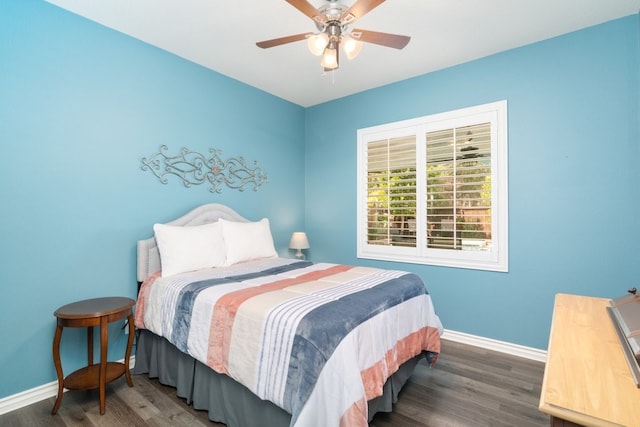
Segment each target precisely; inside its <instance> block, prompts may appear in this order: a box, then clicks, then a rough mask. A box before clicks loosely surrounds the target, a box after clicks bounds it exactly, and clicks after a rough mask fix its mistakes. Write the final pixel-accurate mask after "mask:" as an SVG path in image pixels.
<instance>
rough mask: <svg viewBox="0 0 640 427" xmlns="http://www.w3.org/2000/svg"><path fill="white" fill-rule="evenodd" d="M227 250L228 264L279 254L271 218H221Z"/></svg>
mask: <svg viewBox="0 0 640 427" xmlns="http://www.w3.org/2000/svg"><path fill="white" fill-rule="evenodd" d="M219 222H220V223H221V224H222V235H223V236H224V245H225V247H226V248H227V251H226V265H233V264H237V263H239V262H243V261H249V260H252V259H259V258H267V257H274V256H277V255H278V253H277V252H276V249H275V247H274V246H273V237H272V236H271V228H270V226H269V220H268V219H267V218H263V219H261V220H260V221H257V222H234V221H227V220H225V219H223V218H220V220H219Z"/></svg>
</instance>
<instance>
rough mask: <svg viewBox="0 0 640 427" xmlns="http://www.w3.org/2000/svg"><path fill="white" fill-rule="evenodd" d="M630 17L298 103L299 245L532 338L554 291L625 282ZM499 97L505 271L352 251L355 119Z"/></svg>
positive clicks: (458, 318) (454, 322)
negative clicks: (503, 119)
mask: <svg viewBox="0 0 640 427" xmlns="http://www.w3.org/2000/svg"><path fill="white" fill-rule="evenodd" d="M638 18H639V16H638V15H634V16H629V17H626V18H623V19H619V20H615V21H611V22H609V23H605V24H602V25H599V26H595V27H591V28H588V29H585V30H582V31H578V32H575V33H571V34H567V35H564V36H561V37H557V38H554V39H550V40H547V41H543V42H540V43H536V44H533V45H529V46H525V47H522V48H519V49H514V50H511V51H507V52H504V53H501V54H497V55H493V56H490V57H487V58H483V59H480V60H477V61H473V62H469V63H466V64H463V65H460V66H456V67H452V68H449V69H446V70H442V71H439V72H435V73H430V74H427V75H423V76H420V77H416V78H413V79H409V80H405V81H402V82H399V83H397V84H392V85H389V86H386V87H382V88H378V89H374V90H370V91H367V92H362V93H359V94H356V95H353V96H349V97H345V98H343V99H339V100H336V101H332V102H328V103H325V104H322V105H318V106H315V107H311V108H308V109H307V114H306V138H305V141H306V157H307V159H306V164H307V173H306V175H307V182H306V200H307V202H306V224H307V233H308V235H309V240H310V242H311V246H312V249H311V253H312V258H313V259H326V260H330V261H336V262H341V263H360V264H367V265H376V266H382V267H392V268H402V269H407V270H410V271H413V272H415V273H417V274H419V275H420V276H421V277H422V278H423V279H424V280H425V282H426V283H427V285H428V287H429V289H430V291H431V293H432V296H433V298H434V302H435V305H436V309H437V310H438V312H439V314H440V316H441V319H442V321H443V323H444V327H445V328H447V329H451V330H454V331H459V332H466V333H470V334H473V335H479V336H483V337H488V338H493V339H498V340H502V341H507V342H512V343H516V344H522V345H525V346H529V347H534V348H539V349H546V348H547V339H548V333H549V327H550V322H551V314H552V308H553V300H554V295H555V294H556V293H558V292H566V293H576V294H584V295H592V296H600V297H607V298H611V297H615V296H619V295H622V294H624V293H625V291H626V289H627V288H628V287H630V286H632V285H636V284H637V277H638V276H637V269H636V266H637V259H638V242H639V241H640V228H639V227H638V226H637V224H638V213H639V212H640V209H639V208H640V197H638V196H639V194H638V192H639V186H638V170H639V168H638V166H637V162H638V160H639V159H640V156H639V155H640V120H639V116H640V108H639V102H640V30H639V19H638ZM502 99H506V100H507V101H508V115H509V118H508V119H509V233H510V234H509V237H510V239H509V245H510V247H509V252H510V268H509V272H508V273H495V272H485V271H474V270H463V269H452V268H444V267H431V266H423V265H415V264H395V263H386V262H375V261H369V260H359V259H357V258H356V200H355V198H356V130H357V129H358V128H364V127H368V126H373V125H379V124H383V123H388V122H393V121H397V120H403V119H409V118H413V117H420V116H424V115H428V114H433V113H438V112H442V111H448V110H453V109H457V108H463V107H469V106H473V105H478V104H484V103H488V102H493V101H499V100H502ZM328 200H330V201H331V202H330V203H327V201H328Z"/></svg>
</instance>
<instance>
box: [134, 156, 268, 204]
mask: <svg viewBox="0 0 640 427" xmlns="http://www.w3.org/2000/svg"><path fill="white" fill-rule="evenodd" d="M167 149H168V148H167V146H166V145H162V146H161V147H160V151H158V152H157V153H155V154H154V155H152V156H151V157H149V158H148V159H147V158H146V157H143V158H142V170H147V169H148V170H150V171H151V172H153V174H154V175H155V176H157V177H158V179H159V180H160V182H162V183H163V184H166V183H167V182H168V179H167V176H169V175H175V176H177V177H178V179H180V180H181V181H182V183H183V184H184V186H185V187H191V186H192V185H200V184H204V183H209V184H211V188H210V189H209V191H210V192H212V193H222V186H223V185H226V186H227V187H229V188H232V189H234V190H239V191H244V190H245V189H246V187H248V186H253V190H254V191H257V190H258V187H260V186H261V185H262V184H265V183H266V182H267V175H266V174H265V173H264V172H263V171H262V169H260V167H259V166H258V162H257V161H254V162H253V167H250V166H247V163H246V161H245V160H244V158H243V157H230V158H228V159H226V160H225V159H223V158H222V157H221V155H222V151H221V150H218V149H215V148H210V149H209V152H210V156H209V157H207V156H205V155H204V154H201V153H198V152H197V151H192V150H189V149H188V148H183V149H182V151H180V153H179V154H177V155H175V156H169V155H167V154H166V153H165V152H166V151H167Z"/></svg>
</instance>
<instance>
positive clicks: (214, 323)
mask: <svg viewBox="0 0 640 427" xmlns="http://www.w3.org/2000/svg"><path fill="white" fill-rule="evenodd" d="M352 268H353V267H352V266H348V265H336V266H333V267H330V268H327V269H325V270H317V271H312V272H310V273H307V274H303V275H301V276H298V277H295V278H291V279H282V280H277V281H275V282H271V283H267V284H264V285H261V286H256V287H252V288H247V289H242V290H239V291H235V292H231V293H229V294H226V295H224V296H222V297H220V298H219V299H218V301H216V304H215V306H214V310H213V316H212V319H211V328H210V330H209V350H208V353H207V365H209V366H210V367H211V368H213V369H214V370H215V371H217V372H220V373H225V374H229V371H228V366H229V349H230V344H231V335H232V329H233V322H234V319H235V316H236V313H237V312H238V308H239V307H240V306H241V305H242V303H244V302H245V301H247V300H248V299H250V298H252V297H255V296H258V295H261V294H264V293H267V292H272V291H276V290H280V289H284V288H287V287H289V286H293V285H298V284H302V283H305V282H309V281H313V280H318V279H321V278H324V277H328V276H331V275H334V274H337V273H342V272H344V271H348V270H350V269H352Z"/></svg>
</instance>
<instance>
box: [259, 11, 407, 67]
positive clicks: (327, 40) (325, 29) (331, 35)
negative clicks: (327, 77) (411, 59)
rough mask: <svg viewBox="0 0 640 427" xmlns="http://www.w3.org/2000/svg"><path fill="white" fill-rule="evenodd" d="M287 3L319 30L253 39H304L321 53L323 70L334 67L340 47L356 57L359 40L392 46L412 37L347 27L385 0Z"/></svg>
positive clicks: (280, 41)
mask: <svg viewBox="0 0 640 427" xmlns="http://www.w3.org/2000/svg"><path fill="white" fill-rule="evenodd" d="M286 1H287V3H289V4H291V5H292V6H293V7H295V8H296V9H298V10H299V11H300V12H302V13H304V14H305V15H307V16H308V17H309V18H311V19H313V21H314V22H315V24H316V27H317V29H318V31H319V32H318V33H302V34H295V35H291V36H286V37H280V38H277V39H271V40H265V41H261V42H258V43H256V45H257V46H258V47H261V48H263V49H268V48H270V47H274V46H280V45H283V44H287V43H292V42H296V41H300V40H304V39H307V46H308V47H309V50H310V51H311V53H312V54H314V55H316V56H320V55H322V61H320V65H321V66H322V67H323V68H324V70H325V71H331V70H336V69H338V67H339V66H340V63H339V55H338V51H339V47H340V45H342V48H343V50H344V52H345V54H346V55H347V58H349V59H353V58H355V57H356V56H357V55H358V53H360V50H361V49H362V42H366V43H374V44H377V45H381V46H387V47H392V48H395V49H402V48H404V47H405V46H406V45H407V43H409V40H411V37H408V36H400V35H397V34H388V33H380V32H377V31H368V30H363V29H359V28H354V29H352V30H349V26H350V25H352V24H353V23H354V22H356V21H357V20H358V19H360V18H362V17H363V16H364V15H365V14H367V13H369V12H370V11H371V10H373V9H374V8H376V7H378V6H379V5H380V4H382V3H383V2H384V1H385V0H356V1H355V3H353V4H352V5H351V6H350V7H348V6H346V5H344V4H342V3H339V0H327V4H325V5H322V6H320V7H319V8H317V9H316V7H315V6H313V5H312V4H311V3H309V2H308V1H307V0H286Z"/></svg>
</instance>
